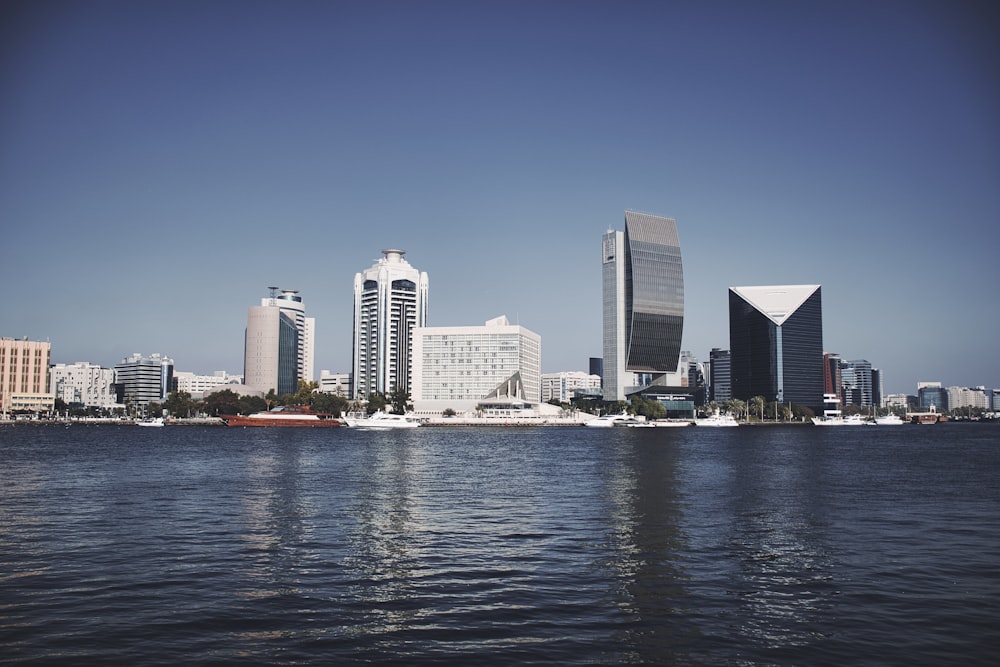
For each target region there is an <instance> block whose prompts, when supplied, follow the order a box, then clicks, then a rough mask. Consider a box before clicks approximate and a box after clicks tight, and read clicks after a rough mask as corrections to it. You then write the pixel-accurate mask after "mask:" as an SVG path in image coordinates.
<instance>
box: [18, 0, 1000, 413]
mask: <svg viewBox="0 0 1000 667" xmlns="http://www.w3.org/2000/svg"><path fill="white" fill-rule="evenodd" d="M0 20H2V23H0V220H2V241H0V279H2V280H3V283H4V285H5V286H6V292H7V295H6V298H5V299H4V306H3V308H2V310H0V335H3V336H13V337H22V336H27V337H29V338H31V339H36V340H46V339H48V340H50V341H51V342H52V350H53V360H54V361H55V362H74V361H90V362H93V363H100V364H103V365H113V364H114V363H117V362H118V361H120V360H121V359H122V358H123V357H125V356H126V355H128V354H130V353H132V352H141V353H143V354H150V353H153V352H159V353H162V354H165V355H168V356H171V357H173V358H174V359H175V362H176V367H177V369H178V370H188V371H194V372H197V373H208V372H211V371H213V370H227V371H229V372H233V373H241V372H242V366H243V361H242V355H243V329H244V327H245V325H246V311H247V307H248V306H251V305H255V304H257V303H258V302H259V299H260V297H262V296H264V295H266V292H267V290H266V288H267V286H269V285H278V286H280V287H283V288H289V289H298V290H301V293H302V296H303V298H304V300H305V303H306V307H307V311H308V314H310V315H312V316H314V317H315V318H316V321H317V343H316V370H317V373H318V371H319V370H320V369H328V370H331V371H347V370H349V367H350V362H351V319H352V283H353V278H354V274H355V273H356V272H358V271H360V270H363V269H365V268H367V267H368V266H370V265H371V263H372V262H373V261H374V260H375V259H376V258H377V257H379V256H380V255H379V250H380V249H382V248H386V247H397V248H403V249H405V250H407V258H408V259H409V261H410V262H411V263H412V264H413V265H414V266H416V267H417V268H419V269H421V270H423V271H427V272H428V274H429V276H430V324H432V325H441V326H446V325H465V324H479V323H482V322H484V321H485V320H487V319H489V318H492V317H495V316H497V315H501V314H506V315H507V316H508V317H510V319H511V320H517V321H518V322H520V324H522V325H524V326H526V327H528V328H529V329H531V330H533V331H535V332H537V333H539V334H540V335H541V336H542V346H543V347H542V350H543V370H544V371H546V372H552V371H559V370H585V369H586V368H587V361H588V358H589V357H591V356H600V355H601V354H602V350H601V298H600V290H601V282H600V239H601V235H602V233H603V232H605V231H606V230H607V229H608V228H610V227H613V228H616V229H620V228H622V227H623V212H624V210H625V209H634V210H638V211H645V212H649V213H654V214H657V215H664V216H670V217H674V218H675V219H676V220H677V225H678V230H679V232H680V239H681V247H682V254H683V260H684V269H685V282H686V316H685V330H684V348H685V349H688V350H691V351H692V352H694V353H695V354H696V355H698V356H699V358H701V359H703V360H706V359H707V357H708V351H709V350H710V349H711V348H712V347H723V348H726V347H728V335H729V333H728V313H727V288H728V287H729V286H732V285H763V284H789V283H791V284H798V283H819V284H821V285H822V286H823V306H824V313H823V314H824V346H825V348H826V349H827V350H828V351H831V352H837V353H840V354H841V355H843V356H844V357H845V358H848V359H857V358H865V359H868V360H869V361H871V362H872V363H873V364H874V365H875V366H877V367H880V368H882V369H883V372H884V373H885V377H886V386H885V388H886V390H887V391H888V392H908V393H913V392H914V391H915V383H916V382H917V381H918V380H939V381H941V382H944V383H945V384H946V385H952V384H956V385H973V386H974V385H981V384H982V385H987V386H990V387H997V386H1000V351H998V334H997V332H998V331H1000V305H998V301H1000V300H998V297H997V291H996V275H997V259H998V252H1000V230H998V227H1000V225H998V222H1000V220H998V212H1000V40H998V39H997V35H998V34H1000V14H998V11H997V10H996V9H995V8H994V4H993V3H988V2H978V3H977V2H937V1H930V2H921V1H911V0H907V1H900V2H894V1H891V0H884V1H879V2H852V1H847V2H843V1H837V2H832V1H831V2H769V1H766V0H765V1H763V2H712V1H709V2H683V3H681V2H631V3H629V2H600V3H592V2H517V1H512V0H505V1H503V2H496V3H490V2H399V3H395V2H392V3H389V2H357V3H353V2H308V1H296V2H246V1H239V2H218V1H217V2H212V1H211V0H209V1H203V2H186V1H183V0H171V1H158V0H147V1H142V2H138V1H131V2H51V1H46V0H31V1H30V2H6V3H4V4H3V5H0Z"/></svg>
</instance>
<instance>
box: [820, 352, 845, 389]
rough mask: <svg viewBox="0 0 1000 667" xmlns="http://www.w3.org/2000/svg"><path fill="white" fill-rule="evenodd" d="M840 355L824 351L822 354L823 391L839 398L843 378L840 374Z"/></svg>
mask: <svg viewBox="0 0 1000 667" xmlns="http://www.w3.org/2000/svg"><path fill="white" fill-rule="evenodd" d="M840 363H841V359H840V355H839V354H833V353H826V354H824V355H823V393H824V394H834V395H836V397H837V398H838V399H841V398H842V397H841V393H840V392H841V391H842V388H843V380H842V378H841V376H840Z"/></svg>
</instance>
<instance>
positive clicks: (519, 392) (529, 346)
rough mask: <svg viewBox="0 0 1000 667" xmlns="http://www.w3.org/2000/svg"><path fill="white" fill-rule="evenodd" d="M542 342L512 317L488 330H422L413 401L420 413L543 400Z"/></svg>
mask: <svg viewBox="0 0 1000 667" xmlns="http://www.w3.org/2000/svg"><path fill="white" fill-rule="evenodd" d="M541 357H542V339H541V337H540V336H539V335H538V334H536V333H534V332H532V331H529V330H528V329H525V328H524V327H522V326H520V325H514V324H511V323H510V322H509V321H508V320H507V318H506V317H503V316H501V317H497V318H495V319H492V320H489V321H488V322H486V324H484V325H483V326H465V327H416V328H415V329H414V330H413V353H412V356H411V359H412V363H413V368H412V378H413V382H412V385H411V389H410V398H411V400H412V401H413V405H414V410H415V412H417V413H418V414H425V415H432V414H440V413H441V412H442V411H444V410H447V409H451V410H454V411H455V412H457V413H464V412H469V411H473V410H475V409H476V407H477V406H479V405H480V404H482V403H483V402H484V401H486V400H489V399H493V400H499V401H517V402H522V403H525V404H537V403H540V402H541V398H542V393H541V384H542V362H541Z"/></svg>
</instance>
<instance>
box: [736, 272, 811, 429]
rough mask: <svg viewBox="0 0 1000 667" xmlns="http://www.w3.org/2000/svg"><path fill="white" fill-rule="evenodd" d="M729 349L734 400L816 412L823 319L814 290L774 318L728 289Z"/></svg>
mask: <svg viewBox="0 0 1000 667" xmlns="http://www.w3.org/2000/svg"><path fill="white" fill-rule="evenodd" d="M776 318H777V319H776ZM778 321H780V322H781V324H779V323H778ZM729 347H730V374H731V383H732V395H733V397H734V398H738V399H741V400H744V401H746V400H749V399H751V398H753V397H754V396H763V397H764V398H765V399H766V400H768V401H773V400H777V401H779V402H782V403H797V404H799V405H805V406H808V407H812V408H814V409H822V405H823V375H824V369H823V316H822V297H821V291H820V288H819V287H818V286H816V287H815V289H814V290H813V291H812V292H811V294H810V295H809V296H808V297H807V298H806V299H805V300H804V301H803V302H802V303H801V304H799V305H798V306H797V307H795V308H794V310H792V311H791V312H786V313H781V314H780V315H768V314H765V312H762V310H761V309H760V308H758V304H755V303H753V302H751V301H748V300H747V299H746V298H744V297H743V296H741V294H740V293H738V292H737V291H736V290H734V289H730V291H729Z"/></svg>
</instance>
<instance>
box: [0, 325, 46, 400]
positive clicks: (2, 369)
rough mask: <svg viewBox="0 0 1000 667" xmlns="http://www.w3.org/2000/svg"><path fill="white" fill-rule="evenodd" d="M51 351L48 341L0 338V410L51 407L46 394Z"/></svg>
mask: <svg viewBox="0 0 1000 667" xmlns="http://www.w3.org/2000/svg"><path fill="white" fill-rule="evenodd" d="M51 354H52V344H51V343H48V342H45V343H43V342H39V341H33V340H14V339H13V338H0V413H2V414H4V415H8V414H10V413H12V412H21V411H30V412H51V411H52V410H53V409H54V408H55V397H54V396H53V395H52V394H51V393H49V358H50V356H51Z"/></svg>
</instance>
